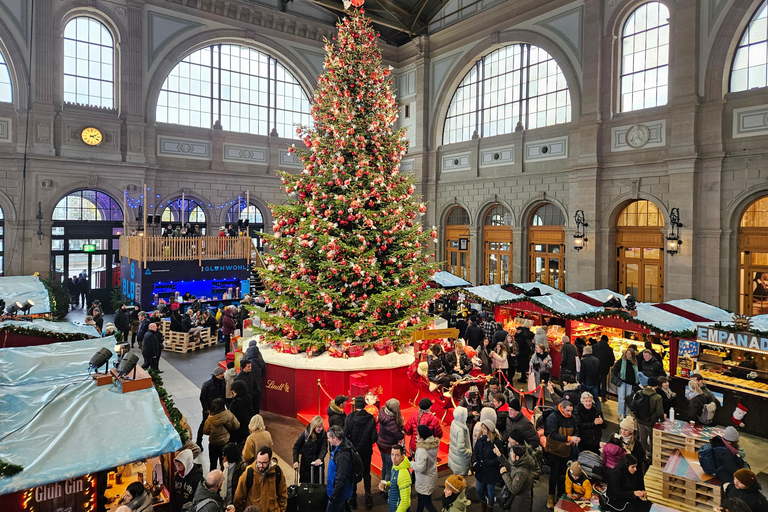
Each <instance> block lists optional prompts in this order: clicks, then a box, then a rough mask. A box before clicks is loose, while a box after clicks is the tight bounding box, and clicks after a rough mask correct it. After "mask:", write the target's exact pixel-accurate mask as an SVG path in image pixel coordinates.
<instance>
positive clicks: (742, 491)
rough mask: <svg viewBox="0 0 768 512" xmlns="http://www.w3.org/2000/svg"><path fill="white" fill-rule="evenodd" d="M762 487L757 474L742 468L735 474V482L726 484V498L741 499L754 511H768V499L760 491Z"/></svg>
mask: <svg viewBox="0 0 768 512" xmlns="http://www.w3.org/2000/svg"><path fill="white" fill-rule="evenodd" d="M761 489H762V487H761V486H760V482H758V481H757V477H756V476H755V474H754V473H753V472H752V471H751V470H749V469H747V468H742V469H739V470H738V471H736V472H735V473H734V474H733V483H732V484H725V492H724V493H723V498H724V499H739V500H741V501H743V502H744V503H746V504H747V506H748V507H749V509H750V510H751V511H752V512H768V499H766V497H765V495H763V493H762V492H760V491H761Z"/></svg>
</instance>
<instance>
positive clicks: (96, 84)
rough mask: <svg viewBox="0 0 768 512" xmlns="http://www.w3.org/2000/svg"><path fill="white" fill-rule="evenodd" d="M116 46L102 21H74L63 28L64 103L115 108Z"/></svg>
mask: <svg viewBox="0 0 768 512" xmlns="http://www.w3.org/2000/svg"><path fill="white" fill-rule="evenodd" d="M114 60H115V47H114V41H113V39H112V34H111V33H110V32H109V30H108V29H107V27H106V26H104V24H103V23H101V22H100V21H98V20H96V19H94V18H90V17H87V16H78V17H77V18H72V19H71V20H69V22H68V23H67V26H66V27H64V101H65V102H67V103H79V104H81V105H89V106H93V107H102V108H114V107H115V85H114V80H115V75H114V74H115V67H114Z"/></svg>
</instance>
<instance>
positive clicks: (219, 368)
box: [213, 366, 224, 377]
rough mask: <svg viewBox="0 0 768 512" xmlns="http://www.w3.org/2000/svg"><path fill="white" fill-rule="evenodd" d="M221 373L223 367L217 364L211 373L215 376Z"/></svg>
mask: <svg viewBox="0 0 768 512" xmlns="http://www.w3.org/2000/svg"><path fill="white" fill-rule="evenodd" d="M222 373H224V368H222V367H221V366H217V367H216V369H215V370H213V375H214V376H216V377H218V376H219V375H221V374H222Z"/></svg>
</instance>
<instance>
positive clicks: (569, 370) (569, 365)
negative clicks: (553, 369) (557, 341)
mask: <svg viewBox="0 0 768 512" xmlns="http://www.w3.org/2000/svg"><path fill="white" fill-rule="evenodd" d="M578 357H579V351H578V350H577V349H576V345H574V344H573V343H571V339H570V338H569V337H568V336H563V348H561V349H560V380H561V381H563V382H565V380H566V378H567V377H574V378H575V377H576V359H577V358H578Z"/></svg>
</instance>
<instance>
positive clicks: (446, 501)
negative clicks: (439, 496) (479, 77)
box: [443, 492, 459, 510]
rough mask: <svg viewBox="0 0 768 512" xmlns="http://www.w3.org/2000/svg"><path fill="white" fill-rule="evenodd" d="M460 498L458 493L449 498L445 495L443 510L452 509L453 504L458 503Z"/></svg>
mask: <svg viewBox="0 0 768 512" xmlns="http://www.w3.org/2000/svg"><path fill="white" fill-rule="evenodd" d="M458 497H459V493H458V492H453V493H451V495H450V496H447V497H446V495H445V494H443V510H446V509H449V508H451V505H453V502H454V501H456V498H458Z"/></svg>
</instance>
